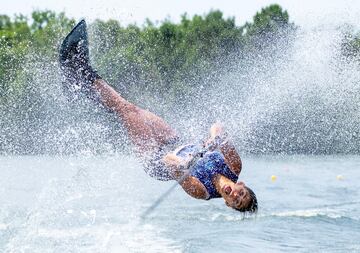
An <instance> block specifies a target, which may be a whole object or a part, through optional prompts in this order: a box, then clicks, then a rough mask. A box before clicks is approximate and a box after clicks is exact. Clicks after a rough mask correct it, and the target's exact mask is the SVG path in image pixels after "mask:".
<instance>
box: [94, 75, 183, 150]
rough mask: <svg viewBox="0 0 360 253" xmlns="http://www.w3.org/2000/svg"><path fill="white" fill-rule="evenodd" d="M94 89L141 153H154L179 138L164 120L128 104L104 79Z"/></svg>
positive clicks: (96, 83) (96, 82)
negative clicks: (158, 148)
mask: <svg viewBox="0 0 360 253" xmlns="http://www.w3.org/2000/svg"><path fill="white" fill-rule="evenodd" d="M93 87H94V88H95V90H96V91H97V92H98V93H99V95H100V101H101V103H102V104H103V105H104V106H105V107H107V108H109V109H110V110H112V111H113V112H115V113H116V114H117V115H118V116H119V117H120V118H121V120H122V122H123V124H124V126H125V127H126V129H127V131H128V133H129V136H130V139H131V140H132V142H133V143H134V144H135V145H136V147H137V148H138V149H139V151H141V152H144V151H153V150H154V149H156V148H157V147H160V146H162V145H164V144H167V143H169V142H170V141H172V140H174V139H175V138H177V135H176V132H175V130H173V129H172V128H171V127H170V126H169V125H168V124H167V123H166V122H165V121H164V120H163V119H162V118H160V117H158V116H157V115H155V114H153V113H152V112H150V111H148V110H144V109H141V108H139V107H138V106H136V105H134V104H132V103H130V102H128V101H127V100H125V99H124V98H123V97H121V96H120V95H119V93H118V92H116V91H115V90H114V89H113V88H112V87H111V86H109V85H108V84H107V83H106V81H104V80H103V79H96V80H95V82H94V83H93Z"/></svg>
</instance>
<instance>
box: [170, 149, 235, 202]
mask: <svg viewBox="0 0 360 253" xmlns="http://www.w3.org/2000/svg"><path fill="white" fill-rule="evenodd" d="M198 150H199V147H198V146H196V145H186V146H184V147H182V148H180V149H179V150H178V151H177V152H176V155H177V156H179V157H181V158H185V157H186V156H187V155H189V154H194V153H197V152H198ZM189 169H190V176H193V177H195V178H197V179H198V180H199V181H200V182H201V183H202V184H203V185H204V187H205V188H206V190H207V192H208V193H209V194H208V198H207V199H208V200H209V199H212V198H219V197H221V196H220V194H219V193H218V192H217V190H216V188H215V185H214V184H213V182H212V180H213V178H214V177H215V176H216V175H217V174H221V175H223V176H225V177H227V178H229V179H230V180H231V181H233V182H234V183H236V182H237V180H238V176H237V175H236V174H235V173H234V172H232V171H231V170H230V168H229V166H228V165H227V164H226V163H225V159H224V156H223V155H222V154H221V153H220V152H219V151H213V152H206V153H205V154H204V156H203V157H202V158H200V159H199V160H197V161H196V162H195V164H194V165H193V166H191V167H190V168H189Z"/></svg>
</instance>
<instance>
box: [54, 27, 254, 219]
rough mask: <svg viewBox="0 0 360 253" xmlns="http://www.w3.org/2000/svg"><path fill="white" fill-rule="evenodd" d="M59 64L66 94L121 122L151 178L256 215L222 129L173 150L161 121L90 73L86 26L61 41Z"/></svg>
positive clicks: (214, 128)
mask: <svg viewBox="0 0 360 253" xmlns="http://www.w3.org/2000/svg"><path fill="white" fill-rule="evenodd" d="M59 61H60V66H61V70H62V73H63V76H64V85H65V86H66V87H67V88H68V89H70V90H72V91H73V92H78V91H80V92H83V93H86V94H87V95H88V96H89V97H90V98H91V99H93V100H95V101H97V102H98V103H101V104H102V105H103V106H105V107H106V108H108V109H109V110H111V111H112V112H113V113H115V114H116V115H117V116H118V117H119V118H120V119H121V120H122V122H123V124H124V126H125V127H126V129H127V130H128V134H129V137H130V139H131V140H132V142H133V143H134V145H135V147H136V151H137V153H138V154H139V155H140V156H141V157H142V158H143V160H144V163H145V169H146V171H147V172H148V174H150V175H151V176H154V177H156V178H158V179H160V180H177V181H178V182H179V184H180V185H181V186H182V188H183V189H184V191H185V192H186V193H188V194H189V195H190V196H192V197H194V198H197V199H204V200H209V199H212V198H220V197H222V198H223V199H224V200H225V203H226V205H228V206H229V207H231V208H233V209H236V210H238V211H241V212H246V211H248V212H256V211H257V200H256V196H255V194H254V192H253V191H252V190H251V189H250V188H248V187H247V186H245V184H244V183H243V182H238V177H239V174H240V172H241V168H242V165H241V159H240V156H239V154H238V153H237V152H236V149H235V147H234V146H233V145H232V143H231V142H230V141H229V140H227V138H226V137H225V133H224V131H223V128H222V126H221V125H220V124H214V125H213V126H212V127H211V128H210V138H209V139H208V140H207V141H205V143H204V144H203V145H194V144H190V145H185V146H180V147H178V148H176V149H175V148H174V147H176V146H179V145H178V143H179V138H178V137H177V134H176V132H175V131H174V130H173V129H172V128H171V127H170V126H169V125H168V124H167V123H166V122H165V121H164V120H163V119H162V118H160V117H158V116H157V115H155V114H153V113H151V112H149V111H147V110H144V109H141V108H139V107H138V106H136V105H134V104H132V103H130V102H128V101H127V100H125V99H124V98H123V97H121V96H120V94H119V93H117V92H116V91H115V90H114V89H113V88H112V87H111V86H109V85H108V84H107V83H106V81H105V80H104V79H102V78H101V77H100V76H99V75H98V74H97V73H96V72H95V71H94V70H93V69H92V67H91V66H90V62H89V50H88V40H87V32H86V23H85V21H84V20H83V21H81V22H80V23H79V24H77V25H76V26H75V28H74V29H73V30H72V31H71V32H70V33H69V34H68V36H67V37H66V38H65V40H64V41H63V43H62V45H61V48H60V57H59Z"/></svg>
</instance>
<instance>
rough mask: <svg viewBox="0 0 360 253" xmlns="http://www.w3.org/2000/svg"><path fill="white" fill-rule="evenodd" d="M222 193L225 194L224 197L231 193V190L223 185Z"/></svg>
mask: <svg viewBox="0 0 360 253" xmlns="http://www.w3.org/2000/svg"><path fill="white" fill-rule="evenodd" d="M223 191H224V192H225V194H226V195H229V194H230V193H231V191H232V189H231V187H230V186H229V185H225V186H224V187H223Z"/></svg>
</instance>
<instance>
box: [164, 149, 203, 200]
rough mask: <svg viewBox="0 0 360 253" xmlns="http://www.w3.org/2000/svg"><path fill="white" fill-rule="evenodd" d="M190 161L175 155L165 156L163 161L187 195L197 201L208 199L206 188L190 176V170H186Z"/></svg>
mask: <svg viewBox="0 0 360 253" xmlns="http://www.w3.org/2000/svg"><path fill="white" fill-rule="evenodd" d="M190 159H191V158H189V159H188V160H185V159H181V158H180V157H178V156H176V155H175V154H173V153H168V154H166V155H165V156H164V158H163V161H164V163H165V165H166V166H167V167H168V168H169V169H170V170H171V172H172V174H173V176H174V177H175V179H176V180H177V181H178V183H179V184H180V185H181V187H182V188H183V189H184V191H185V192H186V193H187V194H189V195H190V196H191V197H193V198H196V199H207V198H208V192H207V190H206V188H205V186H204V185H203V184H202V183H201V182H200V181H199V180H198V179H197V178H195V177H193V176H190V175H189V171H188V170H186V169H184V168H186V167H187V164H188V162H189V161H190Z"/></svg>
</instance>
